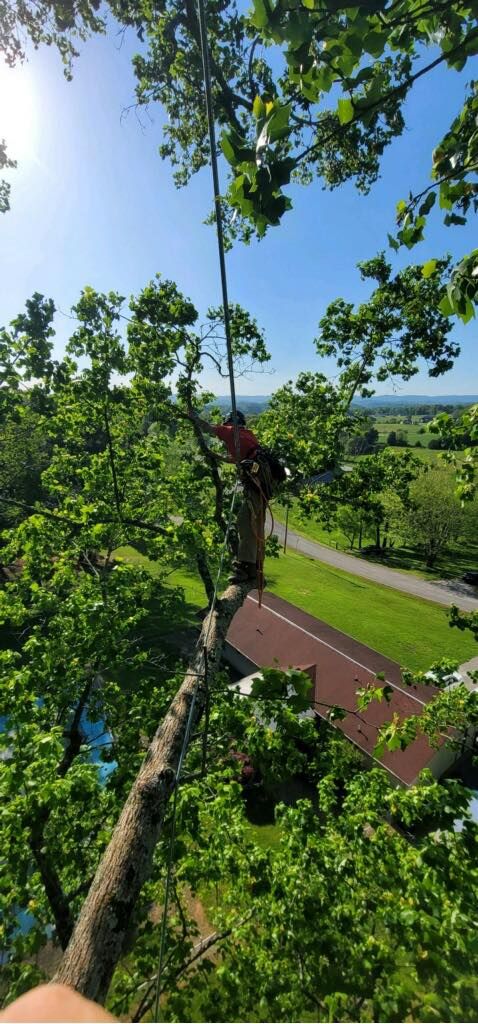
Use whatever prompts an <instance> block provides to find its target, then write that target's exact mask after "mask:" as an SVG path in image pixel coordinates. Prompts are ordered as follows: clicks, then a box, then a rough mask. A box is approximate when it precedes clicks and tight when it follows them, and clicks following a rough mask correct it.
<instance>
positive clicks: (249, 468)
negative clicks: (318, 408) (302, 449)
mask: <svg viewBox="0 0 478 1024" xmlns="http://www.w3.org/2000/svg"><path fill="white" fill-rule="evenodd" d="M188 415H189V416H190V418H191V419H193V420H194V421H195V423H196V424H197V425H198V427H200V428H201V430H203V431H204V432H205V433H207V434H211V435H212V437H218V438H219V440H220V441H222V442H223V443H224V444H225V445H226V448H227V451H228V459H227V460H226V461H228V462H235V463H236V464H237V451H236V439H235V430H234V417H233V414H232V412H231V413H229V414H228V416H226V418H225V420H224V422H223V423H221V424H215V423H208V422H207V420H203V419H200V417H199V416H198V415H197V413H196V412H195V411H194V410H193V409H189V412H188ZM237 426H238V435H239V438H238V441H239V466H240V470H241V480H242V485H243V499H242V503H241V506H240V508H239V512H238V515H237V532H238V536H239V543H238V547H237V558H236V560H235V561H234V563H233V571H232V573H231V575H230V577H229V582H230V583H245V582H246V581H247V580H254V579H256V577H257V576H259V580H258V582H259V585H261V584H262V585H263V583H264V580H263V578H262V562H263V558H264V519H265V512H266V505H267V502H268V500H269V498H271V497H272V491H273V477H272V473H271V469H270V466H269V462H268V458H267V455H266V454H265V453H262V451H261V447H260V445H259V441H258V440H257V437H256V436H255V434H253V433H252V431H251V430H248V429H247V426H246V417H245V416H244V413H242V412H240V410H239V409H238V410H237Z"/></svg>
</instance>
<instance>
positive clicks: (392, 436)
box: [387, 430, 397, 447]
mask: <svg viewBox="0 0 478 1024" xmlns="http://www.w3.org/2000/svg"><path fill="white" fill-rule="evenodd" d="M396 443H397V431H396V430H391V431H390V433H389V435H388V437H387V444H388V445H389V446H391V447H393V446H394V445H396Z"/></svg>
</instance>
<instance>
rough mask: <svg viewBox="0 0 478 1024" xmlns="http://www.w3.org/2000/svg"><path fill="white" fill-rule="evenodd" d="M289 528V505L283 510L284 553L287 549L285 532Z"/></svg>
mask: <svg viewBox="0 0 478 1024" xmlns="http://www.w3.org/2000/svg"><path fill="white" fill-rule="evenodd" d="M288 530H289V506H287V508H286V510H285V534H284V554H285V553H286V551H287V533H288Z"/></svg>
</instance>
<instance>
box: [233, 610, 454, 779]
mask: <svg viewBox="0 0 478 1024" xmlns="http://www.w3.org/2000/svg"><path fill="white" fill-rule="evenodd" d="M227 644H228V645H230V646H231V647H233V648H234V649H235V650H236V651H238V652H239V653H240V654H242V655H243V656H244V657H245V658H246V659H247V660H248V661H249V662H250V663H252V664H253V665H257V667H258V668H263V667H266V666H271V665H278V666H280V667H281V668H291V667H294V668H298V667H303V666H307V669H308V671H309V674H311V675H312V673H311V671H310V669H311V667H312V666H316V672H315V687H314V693H313V700H314V701H315V702H316V703H315V705H314V707H315V710H316V712H317V714H319V715H321V716H322V717H325V716H326V714H327V711H328V709H329V707H330V706H334V705H338V706H340V707H343V708H346V709H350V714H348V715H347V717H346V718H345V719H344V720H343V721H341V722H336V723H334V724H335V725H336V726H337V728H339V729H340V730H341V731H342V732H343V733H344V734H345V735H346V736H347V737H348V738H349V739H350V740H351V741H352V742H353V743H355V744H356V745H357V746H358V747H360V749H361V750H363V751H364V752H365V753H366V754H369V755H370V756H372V757H373V750H374V746H375V743H376V739H377V732H378V729H379V728H380V726H382V725H383V724H384V723H385V722H388V721H390V720H391V719H392V717H393V715H394V714H398V715H399V717H400V718H401V719H404V718H409V717H410V716H411V715H416V714H420V712H421V710H422V708H423V707H424V706H425V705H426V704H427V703H428V702H429V701H430V700H431V699H432V698H433V697H434V696H435V694H436V693H437V692H438V691H437V689H436V687H433V686H414V687H408V686H406V685H405V684H404V683H403V682H402V676H401V670H400V666H399V665H397V664H396V662H394V661H391V660H390V659H389V658H385V657H384V656H383V655H382V654H379V653H378V652H377V651H374V650H372V648H370V647H366V646H365V644H362V643H360V642H359V641H358V640H354V639H353V637H351V636H348V634H346V633H341V632H340V631H339V630H337V629H334V628H333V627H332V626H329V625H327V623H325V622H322V621H321V620H320V619H316V618H315V617H314V616H313V615H309V614H308V613H307V612H304V611H302V610H301V609H300V608H297V607H296V606H295V605H292V604H289V602H288V601H283V600H282V598H280V597H277V596H276V595H275V594H269V593H266V594H264V596H263V599H262V607H261V608H259V607H258V599H257V594H256V593H255V592H252V593H251V594H249V596H248V597H247V598H246V600H245V602H244V604H243V606H242V608H240V609H239V611H238V612H237V613H236V615H235V616H234V619H233V621H232V623H231V626H230V628H229V632H228V634H227ZM378 672H383V673H384V674H385V678H386V681H387V683H389V684H390V686H392V688H393V694H392V697H391V699H390V701H389V702H385V701H382V702H381V703H379V702H377V701H373V702H372V703H371V704H370V705H369V706H368V708H367V709H366V710H365V711H364V712H361V713H360V715H358V714H357V713H356V710H355V709H356V690H357V688H358V687H359V686H364V685H366V684H367V683H370V682H373V680H374V678H375V676H376V674H377V673H378ZM354 712H355V713H354ZM435 754H436V750H435V749H433V748H432V747H430V745H429V743H428V740H427V738H426V737H424V736H420V737H419V738H418V739H416V740H415V741H414V742H413V743H411V744H410V746H409V747H407V749H406V750H404V751H401V750H397V751H391V752H390V751H387V752H386V753H385V754H384V755H383V757H381V758H380V763H381V764H382V765H383V766H384V767H385V768H387V770H388V771H389V772H390V773H391V774H392V775H393V776H394V777H395V778H396V779H397V780H398V781H400V782H401V783H404V784H405V785H411V783H412V782H414V780H415V779H416V777H417V775H418V774H419V773H420V771H422V769H423V768H426V767H428V766H429V765H430V763H431V761H432V760H433V758H434V756H435Z"/></svg>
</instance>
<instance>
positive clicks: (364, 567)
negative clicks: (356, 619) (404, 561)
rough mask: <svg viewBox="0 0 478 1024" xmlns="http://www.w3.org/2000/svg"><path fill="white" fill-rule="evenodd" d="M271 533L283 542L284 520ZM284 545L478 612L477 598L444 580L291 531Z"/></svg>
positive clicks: (358, 573) (385, 583)
mask: <svg viewBox="0 0 478 1024" xmlns="http://www.w3.org/2000/svg"><path fill="white" fill-rule="evenodd" d="M274 533H276V534H277V536H278V538H279V540H280V541H282V543H283V542H284V534H285V527H284V524H283V523H278V522H277V519H275V520H274ZM287 547H288V548H292V549H293V550H294V551H300V553H301V554H302V555H307V556H308V557H309V558H316V559H317V561H318V562H324V563H325V564H326V565H334V566H335V567H336V569H343V570H344V571H345V572H350V573H352V574H353V575H354V576H363V577H364V578H365V579H367V580H373V582H374V583H382V584H383V586H385V587H392V588H393V589H394V590H401V591H403V593H404V594H412V595H413V596H414V597H422V598H424V600H425V601H435V603H436V604H444V605H446V606H450V605H452V604H456V605H458V607H459V608H461V609H462V611H466V612H472V611H478V598H476V597H472V596H471V595H470V594H469V593H467V592H466V587H465V585H463V591H464V592H462V591H461V590H459V589H458V588H457V589H455V588H453V587H452V586H450V584H449V583H447V582H446V581H443V583H441V582H437V583H430V582H429V581H428V580H422V579H420V578H419V577H418V576H414V575H413V574H412V573H405V572H400V571H399V570H398V569H389V568H388V566H386V565H377V563H376V562H368V561H366V559H364V558H363V559H362V558H359V557H356V556H355V555H347V554H346V553H345V552H344V551H335V550H334V548H328V547H326V545H325V544H318V543H317V542H316V541H313V540H306V538H305V537H301V536H299V534H298V533H294V531H293V530H289V531H288V534H287Z"/></svg>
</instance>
